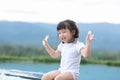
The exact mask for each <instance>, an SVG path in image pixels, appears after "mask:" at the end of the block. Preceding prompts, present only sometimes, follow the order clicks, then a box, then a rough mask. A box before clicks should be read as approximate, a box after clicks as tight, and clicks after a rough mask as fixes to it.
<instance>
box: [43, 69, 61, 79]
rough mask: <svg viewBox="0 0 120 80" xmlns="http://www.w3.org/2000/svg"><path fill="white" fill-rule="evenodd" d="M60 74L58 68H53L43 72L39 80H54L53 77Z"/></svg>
mask: <svg viewBox="0 0 120 80" xmlns="http://www.w3.org/2000/svg"><path fill="white" fill-rule="evenodd" d="M59 74H60V71H59V70H55V71H50V72H48V73H45V74H44V75H43V76H42V78H41V80H54V78H55V77H56V76H57V75H59Z"/></svg>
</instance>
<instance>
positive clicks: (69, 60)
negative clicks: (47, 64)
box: [58, 41, 85, 73]
mask: <svg viewBox="0 0 120 80" xmlns="http://www.w3.org/2000/svg"><path fill="white" fill-rule="evenodd" d="M83 47H85V45H84V43H82V42H79V41H76V42H74V43H60V44H59V45H58V50H59V51H61V63H60V68H59V70H61V71H70V72H77V73H79V66H80V61H81V53H80V49H81V48H83Z"/></svg>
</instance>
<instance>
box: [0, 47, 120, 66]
mask: <svg viewBox="0 0 120 80" xmlns="http://www.w3.org/2000/svg"><path fill="white" fill-rule="evenodd" d="M15 61H20V62H21V61H23V62H26V61H32V62H38V63H39V62H60V58H58V59H53V58H51V57H50V56H49V55H48V53H47V52H46V50H45V49H44V47H39V48H38V47H25V46H20V45H16V46H15V45H1V46H0V62H15ZM81 63H82V64H106V65H112V66H120V51H117V52H107V51H105V50H92V51H91V56H90V58H87V59H86V58H82V60H81Z"/></svg>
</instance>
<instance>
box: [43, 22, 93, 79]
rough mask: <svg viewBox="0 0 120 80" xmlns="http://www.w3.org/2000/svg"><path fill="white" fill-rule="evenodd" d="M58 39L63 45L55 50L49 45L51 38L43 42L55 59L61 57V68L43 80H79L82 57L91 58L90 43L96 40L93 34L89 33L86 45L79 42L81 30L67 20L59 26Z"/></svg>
mask: <svg viewBox="0 0 120 80" xmlns="http://www.w3.org/2000/svg"><path fill="white" fill-rule="evenodd" d="M57 32H58V38H59V40H60V41H61V43H60V44H59V45H58V47H57V49H56V50H54V49H53V48H51V46H50V45H49V44H48V38H49V36H46V37H45V39H44V40H43V46H44V47H45V49H46V50H47V52H48V53H49V55H50V56H51V57H53V58H57V57H58V56H60V55H61V63H60V68H59V69H58V70H54V71H51V72H48V73H46V74H44V75H43V76H42V79H41V80H78V76H79V66H80V61H81V55H82V56H83V57H89V55H90V41H91V40H93V39H95V38H94V35H93V34H92V33H91V32H88V35H87V37H86V44H85V45H84V43H82V42H79V41H78V40H77V39H78V38H79V30H78V28H77V26H76V23H75V22H74V21H72V20H65V21H62V22H60V23H59V24H58V25H57Z"/></svg>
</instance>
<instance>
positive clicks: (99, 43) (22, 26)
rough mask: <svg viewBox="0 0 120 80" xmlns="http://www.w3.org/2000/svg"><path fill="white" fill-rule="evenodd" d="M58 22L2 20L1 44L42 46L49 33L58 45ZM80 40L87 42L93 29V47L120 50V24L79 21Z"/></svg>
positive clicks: (51, 42) (0, 25)
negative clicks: (94, 38) (86, 38)
mask: <svg viewBox="0 0 120 80" xmlns="http://www.w3.org/2000/svg"><path fill="white" fill-rule="evenodd" d="M56 26H57V24H50V23H27V22H8V21H0V44H12V45H27V46H41V45H42V40H43V39H44V37H45V35H47V34H49V35H50V38H49V43H50V44H51V45H52V46H56V45H57V44H58V43H59V40H58V39H57V31H56ZM77 26H78V28H79V30H80V41H82V42H85V37H86V35H87V32H88V31H89V30H91V31H92V32H93V33H94V34H95V37H96V40H95V41H92V45H91V46H92V48H93V49H104V50H108V51H116V50H117V51H118V50H119V51H120V45H119V44H120V24H110V23H89V24H88V23H78V24H77Z"/></svg>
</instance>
